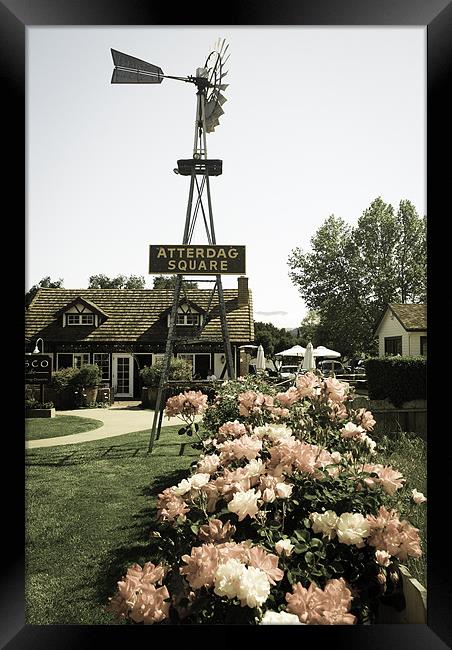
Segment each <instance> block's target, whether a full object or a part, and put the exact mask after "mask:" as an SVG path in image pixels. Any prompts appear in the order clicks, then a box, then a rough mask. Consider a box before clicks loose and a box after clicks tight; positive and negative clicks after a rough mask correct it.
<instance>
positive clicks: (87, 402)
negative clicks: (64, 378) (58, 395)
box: [71, 363, 100, 406]
mask: <svg viewBox="0 0 452 650" xmlns="http://www.w3.org/2000/svg"><path fill="white" fill-rule="evenodd" d="M99 384H100V368H99V366H97V365H96V364H94V363H87V364H86V365H84V366H82V367H81V368H80V370H79V372H78V374H76V375H75V376H74V377H73V379H72V380H71V385H72V387H73V388H74V389H75V392H76V394H77V395H78V399H77V402H78V404H79V405H80V406H92V405H93V404H95V403H96V400H97V392H98V389H99Z"/></svg>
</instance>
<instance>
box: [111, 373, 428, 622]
mask: <svg viewBox="0 0 452 650" xmlns="http://www.w3.org/2000/svg"><path fill="white" fill-rule="evenodd" d="M352 399H353V394H352V393H351V392H350V388H349V387H348V386H347V384H344V383H341V382H340V381H338V380H337V379H335V378H328V379H323V380H322V379H320V378H319V377H318V376H317V375H316V374H314V373H308V374H306V375H303V376H302V377H299V378H298V379H297V383H296V385H295V386H293V387H291V388H289V389H288V390H287V391H285V392H281V393H277V392H276V389H275V388H274V387H273V386H271V385H267V384H266V383H265V381H263V380H262V379H260V378H254V377H248V378H246V379H239V380H236V381H229V382H225V383H224V384H223V386H222V387H221V388H220V389H219V394H218V396H217V398H216V400H215V401H214V402H213V404H211V405H210V406H209V405H208V404H207V403H206V400H205V398H204V396H202V395H201V393H197V392H195V391H189V392H186V393H182V394H181V395H179V396H177V397H173V398H171V399H170V400H168V403H167V415H172V416H174V415H179V416H180V417H181V418H182V419H183V420H184V422H185V426H184V427H183V429H181V431H183V432H185V433H187V432H189V433H190V434H192V435H195V436H197V442H195V443H194V444H195V446H196V447H197V448H199V449H200V450H201V451H202V454H201V456H200V458H199V460H198V461H197V462H196V463H195V464H194V466H193V468H192V473H191V475H190V476H189V477H187V478H185V479H183V480H182V481H181V482H180V483H179V484H178V485H175V486H172V487H168V488H167V489H165V490H164V491H163V492H162V493H161V494H160V495H159V498H158V503H157V511H156V513H155V516H154V522H153V525H152V531H153V532H152V533H151V554H150V557H149V561H148V562H147V563H146V564H144V566H143V567H142V566H140V565H138V564H134V565H132V566H131V567H129V568H128V570H127V574H126V575H125V576H124V577H123V579H122V580H120V581H119V582H118V591H117V593H116V594H115V595H114V596H113V597H112V598H111V599H110V602H109V604H108V610H109V611H111V612H112V613H113V614H114V615H115V616H116V617H117V618H118V619H119V620H123V621H126V622H128V623H145V624H152V623H162V624H168V623H169V624H200V623H221V624H224V623H226V624H297V625H299V624H314V625H325V624H327V625H330V624H355V623H361V624H362V623H373V622H378V617H379V608H380V605H381V604H393V605H394V606H396V607H397V608H398V609H399V610H400V609H403V606H404V599H403V592H402V580H401V573H400V568H399V563H400V562H403V561H404V560H406V559H407V558H408V557H414V558H416V557H419V556H420V555H421V548H420V541H419V535H418V530H417V529H416V528H414V527H413V526H412V525H411V524H410V523H409V522H408V521H406V520H405V519H403V518H402V517H401V515H400V513H398V512H397V511H396V510H395V508H394V504H395V503H396V500H397V496H398V494H399V491H401V490H409V489H410V487H411V492H412V498H413V500H414V501H415V503H417V504H422V503H423V502H424V501H425V497H424V496H423V495H422V494H421V493H420V492H417V490H416V489H413V488H415V486H410V487H409V486H408V485H407V481H406V479H405V478H404V477H403V476H402V475H401V474H400V472H398V471H397V470H396V469H395V468H393V467H390V466H383V465H381V464H378V463H375V462H373V461H374V456H375V453H376V450H375V447H376V443H375V441H374V440H372V438H371V437H370V435H369V432H371V431H372V429H373V427H374V425H375V420H374V419H373V417H372V414H371V413H370V412H369V411H366V410H365V409H364V408H360V409H353V408H352V406H351V403H352ZM200 413H202V414H204V418H203V425H204V426H203V433H202V434H201V433H200V430H199V428H198V426H197V425H194V422H193V420H194V417H195V415H197V414H200ZM420 507H422V506H420Z"/></svg>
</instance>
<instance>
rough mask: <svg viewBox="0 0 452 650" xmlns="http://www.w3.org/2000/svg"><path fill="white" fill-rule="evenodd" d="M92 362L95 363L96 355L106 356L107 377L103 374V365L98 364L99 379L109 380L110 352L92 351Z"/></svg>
mask: <svg viewBox="0 0 452 650" xmlns="http://www.w3.org/2000/svg"><path fill="white" fill-rule="evenodd" d="M92 355H93V363H94V364H96V363H97V362H96V356H103V357H107V360H108V377H104V376H103V366H101V365H99V364H97V365H99V368H100V372H101V381H110V379H111V363H110V353H109V352H93V353H92Z"/></svg>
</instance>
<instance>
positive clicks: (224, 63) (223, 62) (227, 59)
mask: <svg viewBox="0 0 452 650" xmlns="http://www.w3.org/2000/svg"><path fill="white" fill-rule="evenodd" d="M225 51H226V50H225ZM230 56H231V53H230V52H229V54H228V55H227V57H226V58H224V59H222V65H224V66H225V65H226V63H227V62H228V61H229V57H230Z"/></svg>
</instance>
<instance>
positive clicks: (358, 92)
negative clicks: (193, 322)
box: [26, 26, 426, 328]
mask: <svg viewBox="0 0 452 650" xmlns="http://www.w3.org/2000/svg"><path fill="white" fill-rule="evenodd" d="M219 37H221V38H226V40H227V42H228V43H229V51H230V52H231V56H230V59H229V61H228V63H227V65H226V67H227V68H228V69H229V72H228V75H227V77H226V78H225V80H224V81H225V83H226V82H227V83H228V84H229V87H228V88H227V90H226V91H225V93H224V94H225V95H226V97H227V102H226V103H225V105H224V106H223V109H224V111H225V114H224V115H223V116H222V117H221V119H220V125H219V127H217V129H216V130H215V132H214V133H213V134H209V135H208V139H207V149H208V157H209V158H220V159H221V160H223V174H222V175H221V176H218V177H215V178H213V179H212V180H211V194H212V207H213V215H214V222H215V231H216V239H217V244H225V245H226V244H233V245H239V244H240V245H245V246H246V258H247V268H246V275H247V276H248V278H249V286H250V288H251V290H252V293H253V305H254V319H255V320H256V321H262V322H271V323H273V324H274V325H276V326H277V327H286V328H295V327H297V326H298V325H299V324H300V322H301V321H302V319H303V318H304V316H305V315H306V314H307V307H306V305H305V304H304V302H303V301H302V299H301V297H300V295H299V292H298V290H297V288H296V287H295V286H294V285H293V284H292V282H291V280H290V278H289V275H288V272H289V267H288V263H287V261H288V258H289V256H290V253H291V251H292V250H293V249H294V248H295V247H300V248H301V249H302V250H303V251H306V252H307V251H308V250H309V248H310V240H311V238H312V237H313V236H314V235H315V233H316V231H317V230H318V228H319V227H320V226H321V225H322V223H323V222H324V221H325V219H326V218H327V217H328V216H330V215H332V214H334V215H335V216H337V217H340V218H342V219H344V220H345V221H346V222H347V223H350V224H351V225H354V224H356V222H357V220H358V219H359V217H360V215H361V214H362V213H363V211H364V210H365V209H366V208H368V207H369V205H370V203H371V202H372V201H373V200H374V199H375V198H377V197H378V196H381V197H382V198H383V200H384V201H385V202H387V203H391V204H392V205H393V206H394V207H395V208H397V206H398V204H399V202H400V201H401V200H403V199H408V200H410V201H411V202H412V203H413V204H414V206H415V208H416V210H417V211H418V213H419V214H422V215H423V214H426V28H425V27H400V28H397V27H350V28H348V27H294V26H290V27H274V26H270V27H255V28H253V27H251V28H249V27H240V26H239V27H229V26H226V27H222V26H215V27H174V26H172V27H160V26H149V27H142V26H140V27H131V26H124V27H108V26H104V27H86V26H82V27H60V26H52V27H27V116H26V123H27V124H26V126H27V176H26V178H27V206H26V290H28V289H29V288H30V287H31V286H33V285H34V284H37V283H38V282H39V281H40V280H41V279H42V278H44V277H46V276H50V277H51V278H52V280H57V279H59V278H62V279H63V280H64V282H63V286H64V287H66V288H71V289H72V288H74V289H78V288H86V287H87V286H88V282H89V277H90V276H91V275H97V274H101V273H102V274H105V275H107V276H109V277H116V276H118V275H120V274H121V275H126V276H128V275H138V276H144V277H145V279H146V287H147V288H152V283H153V276H151V275H149V274H148V262H149V245H150V244H180V243H181V242H182V236H183V229H184V223H185V214H186V209H187V200H188V189H189V178H188V177H183V176H177V175H176V174H174V172H173V169H174V168H175V167H176V165H177V160H178V159H181V158H191V157H192V154H193V139H194V119H195V112H196V94H195V87H194V85H192V84H187V83H183V82H179V81H175V80H171V79H164V80H163V82H162V84H156V85H132V84H127V85H122V84H117V85H116V84H111V83H110V81H111V75H112V71H113V63H112V58H111V53H110V48H113V49H116V50H119V51H121V52H125V53H127V54H130V55H132V56H135V57H137V58H140V59H144V60H145V61H148V62H149V63H153V64H156V65H158V66H160V67H161V68H162V69H163V72H164V73H165V74H168V75H176V76H188V75H195V73H196V68H198V67H202V66H203V65H204V63H205V61H206V59H207V57H208V55H209V53H210V51H211V50H212V49H213V46H214V44H215V42H216V40H217V38H219ZM192 243H200V244H201V243H206V239H205V232H204V229H203V227H202V225H200V227H199V228H198V229H197V230H195V233H194V237H193V240H192ZM222 282H223V287H224V288H235V287H236V286H237V278H236V276H223V280H222Z"/></svg>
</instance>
